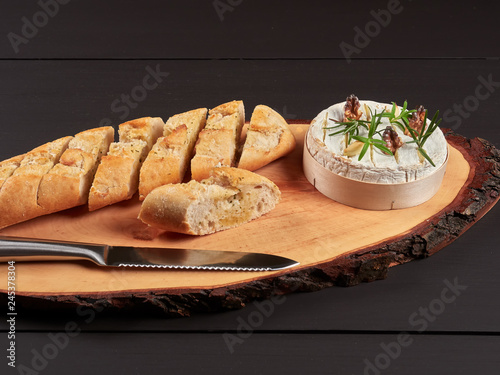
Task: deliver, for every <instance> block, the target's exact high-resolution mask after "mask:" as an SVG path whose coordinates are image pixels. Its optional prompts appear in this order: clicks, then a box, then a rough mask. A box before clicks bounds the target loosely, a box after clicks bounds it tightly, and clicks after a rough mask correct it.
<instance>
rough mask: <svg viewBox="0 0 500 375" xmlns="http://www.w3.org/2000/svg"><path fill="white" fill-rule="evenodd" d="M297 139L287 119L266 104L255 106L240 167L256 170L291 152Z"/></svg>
mask: <svg viewBox="0 0 500 375" xmlns="http://www.w3.org/2000/svg"><path fill="white" fill-rule="evenodd" d="M295 145H296V141H295V137H294V136H293V133H292V131H291V130H290V129H289V127H288V124H287V122H286V121H285V119H284V118H283V117H282V116H281V115H280V114H279V113H278V112H276V111H274V110H273V109H271V108H269V107H268V106H265V105H258V106H257V107H255V109H254V111H253V113H252V118H251V119H250V125H249V127H248V131H247V134H246V140H245V143H244V145H243V150H242V152H241V156H240V160H239V163H238V168H243V169H247V170H249V171H255V170H256V169H259V168H261V167H263V166H265V165H267V164H269V163H271V162H272V161H274V160H276V159H278V158H280V157H282V156H284V155H286V154H288V153H290V152H292V151H293V149H294V148H295Z"/></svg>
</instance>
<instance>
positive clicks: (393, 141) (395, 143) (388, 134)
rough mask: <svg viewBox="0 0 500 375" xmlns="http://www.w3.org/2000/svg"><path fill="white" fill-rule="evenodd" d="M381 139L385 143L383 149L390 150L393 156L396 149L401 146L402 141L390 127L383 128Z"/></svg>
mask: <svg viewBox="0 0 500 375" xmlns="http://www.w3.org/2000/svg"><path fill="white" fill-rule="evenodd" d="M382 139H383V140H384V141H385V147H387V148H388V149H389V150H391V152H392V153H393V154H394V153H395V152H396V150H397V149H398V148H400V147H401V146H403V141H402V140H401V138H399V135H398V133H396V131H395V130H394V129H393V128H392V127H391V126H388V127H386V128H385V130H384V133H382Z"/></svg>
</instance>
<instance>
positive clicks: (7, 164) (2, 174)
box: [0, 154, 25, 189]
mask: <svg viewBox="0 0 500 375" xmlns="http://www.w3.org/2000/svg"><path fill="white" fill-rule="evenodd" d="M24 156H25V154H22V155H18V156H14V157H12V158H10V159H7V160H4V161H2V162H0V189H2V186H3V184H4V183H5V181H7V179H8V178H9V177H10V176H12V174H13V173H14V171H15V170H16V169H17V168H19V166H20V165H21V161H22V160H23V159H24Z"/></svg>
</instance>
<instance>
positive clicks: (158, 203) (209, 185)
mask: <svg viewBox="0 0 500 375" xmlns="http://www.w3.org/2000/svg"><path fill="white" fill-rule="evenodd" d="M280 198H281V192H280V190H279V189H278V187H277V186H276V185H275V184H274V183H273V182H272V181H270V180H269V179H267V178H265V177H263V176H260V175H258V174H256V173H253V172H250V171H247V170H243V169H238V168H230V167H218V168H214V169H213V170H212V171H211V176H210V177H209V178H207V179H205V180H203V181H201V182H198V181H196V180H191V181H189V182H188V183H183V184H169V185H164V186H161V187H159V188H157V189H155V190H153V191H152V192H151V193H150V194H149V195H148V196H147V197H146V199H145V200H144V202H143V203H142V207H141V211H140V214H139V219H141V220H142V221H143V222H144V223H146V224H148V225H150V226H152V227H156V228H159V229H162V230H166V231H171V232H178V233H185V234H191V235H205V234H210V233H214V232H217V231H221V230H226V229H230V228H234V227H237V226H239V225H242V224H244V223H247V222H249V221H251V220H254V219H256V218H258V217H260V216H262V215H264V214H266V213H268V212H269V211H271V210H272V209H273V208H274V207H275V206H276V204H278V202H279V201H280Z"/></svg>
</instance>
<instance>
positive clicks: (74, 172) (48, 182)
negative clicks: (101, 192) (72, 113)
mask: <svg viewBox="0 0 500 375" xmlns="http://www.w3.org/2000/svg"><path fill="white" fill-rule="evenodd" d="M113 138H114V129H113V128H112V127H111V126H105V127H101V128H95V129H90V130H86V131H83V132H80V133H78V134H76V135H75V137H74V138H73V139H72V140H71V142H70V143H69V145H68V149H67V150H66V151H64V153H63V154H62V155H61V158H60V160H59V163H57V164H56V165H55V166H54V168H52V169H51V170H50V172H49V173H47V174H46V175H45V176H43V179H42V181H41V183H40V188H39V191H38V204H39V205H40V206H41V207H42V208H43V209H44V210H46V211H47V212H57V211H62V210H65V209H67V208H71V207H76V206H79V205H82V204H85V203H87V200H88V196H89V191H90V186H91V184H92V180H93V178H94V174H95V171H96V169H97V166H98V164H99V162H100V160H101V158H102V156H103V155H105V154H106V153H107V152H108V149H109V145H110V144H111V142H113Z"/></svg>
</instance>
